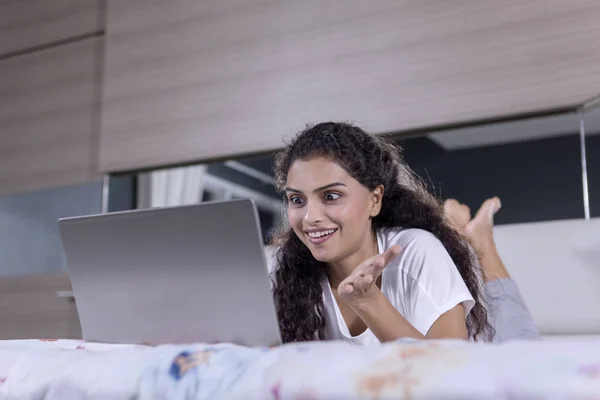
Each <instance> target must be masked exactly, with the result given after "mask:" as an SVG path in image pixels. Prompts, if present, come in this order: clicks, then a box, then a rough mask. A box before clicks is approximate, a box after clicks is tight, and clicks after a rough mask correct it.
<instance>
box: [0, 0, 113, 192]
mask: <svg viewBox="0 0 600 400" xmlns="http://www.w3.org/2000/svg"><path fill="white" fill-rule="evenodd" d="M99 6H100V2H99V1H98V0H52V1H45V0H23V1H8V2H6V1H5V2H2V3H0V195H1V194H11V193H16V192H23V191H30V190H38V189H45V188H52V187H57V186H63V185H74V184H79V183H85V182H89V181H92V180H97V179H99V178H100V174H99V173H98V172H97V171H98V162H97V159H98V140H99V118H100V115H99V112H100V104H99V101H100V89H101V82H100V81H99V80H100V77H101V74H100V72H101V67H102V66H101V65H100V63H101V60H102V51H103V49H102V47H101V45H102V41H103V37H102V35H103V33H102V31H99V29H100V25H99V24H100V22H99V15H100V9H99Z"/></svg>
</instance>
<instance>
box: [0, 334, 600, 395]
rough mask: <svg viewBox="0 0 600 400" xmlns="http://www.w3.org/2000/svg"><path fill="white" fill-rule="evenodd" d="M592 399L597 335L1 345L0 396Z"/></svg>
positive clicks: (597, 371) (599, 381) (598, 391)
mask: <svg viewBox="0 0 600 400" xmlns="http://www.w3.org/2000/svg"><path fill="white" fill-rule="evenodd" d="M79 398H85V399H244V400H249V399H273V400H278V399H354V398H361V399H399V398H404V399H439V398H444V399H492V398H494V399H578V398H585V399H598V398H600V338H587V339H585V340H577V339H569V340H558V341H557V340H554V341H539V342H520V341H515V342H510V343H505V344H502V345H484V344H470V343H465V342H460V341H437V342H427V341H407V340H403V341H398V342H395V343H389V344H385V345H381V346H377V347H373V348H363V347H358V346H355V345H351V344H347V343H342V342H314V343H304V344H289V345H284V346H280V347H275V348H268V347H258V348H246V347H241V346H236V345H233V344H217V345H208V344H189V345H165V346H156V347H152V346H141V345H107V344H97V343H85V342H83V341H80V340H17V341H1V342H0V399H61V400H64V399H79Z"/></svg>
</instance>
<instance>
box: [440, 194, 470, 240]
mask: <svg viewBox="0 0 600 400" xmlns="http://www.w3.org/2000/svg"><path fill="white" fill-rule="evenodd" d="M444 213H445V214H446V217H447V218H448V222H449V223H450V225H451V226H452V227H453V228H454V229H455V230H457V231H458V232H460V233H461V234H463V235H464V230H465V227H466V226H467V224H468V223H469V221H470V220H471V209H470V208H469V206H467V205H466V204H461V203H459V202H458V201H457V200H455V199H448V200H446V201H445V202H444Z"/></svg>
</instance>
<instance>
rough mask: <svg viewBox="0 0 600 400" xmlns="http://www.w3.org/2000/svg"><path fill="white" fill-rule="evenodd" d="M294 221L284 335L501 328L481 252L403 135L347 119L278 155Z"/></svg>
mask: <svg viewBox="0 0 600 400" xmlns="http://www.w3.org/2000/svg"><path fill="white" fill-rule="evenodd" d="M275 174H276V179H277V184H278V187H279V188H280V189H281V190H284V191H285V193H286V199H287V216H288V222H289V225H290V228H289V229H288V230H287V231H286V232H284V233H283V234H282V235H281V236H280V237H279V238H278V239H277V240H276V242H275V243H276V245H277V250H276V260H277V267H276V268H275V271H274V298H275V303H276V306H277V310H278V314H279V322H280V328H281V333H282V338H283V340H284V342H293V341H306V340H314V339H319V340H324V339H344V340H348V341H351V342H355V343H359V344H366V345H368V344H373V343H379V342H386V341H390V340H395V339H398V338H402V337H412V338H417V339H423V338H459V339H467V338H471V339H474V340H477V339H480V338H481V339H483V338H489V337H490V336H491V335H492V328H491V326H490V324H489V323H488V320H487V313H486V310H485V308H484V306H483V304H482V299H481V292H480V282H481V280H480V277H479V269H478V267H477V263H476V259H475V257H474V256H473V254H472V252H471V251H470V249H469V247H468V245H467V244H466V243H465V242H464V241H463V240H462V239H461V237H460V235H459V234H458V233H457V232H456V231H455V230H454V229H452V228H451V227H450V226H449V225H448V224H447V223H446V222H445V220H444V217H443V214H442V207H441V205H440V204H439V203H437V202H436V200H435V199H434V198H433V197H432V196H431V195H429V194H428V192H427V190H426V189H425V187H424V186H423V185H422V184H421V183H420V181H418V180H417V179H416V178H415V175H414V173H413V172H412V171H411V170H410V169H409V168H408V167H407V166H406V165H405V164H404V163H403V161H402V159H401V156H400V152H399V150H398V149H397V148H396V147H395V145H393V144H392V143H390V142H388V141H386V140H384V139H382V138H379V137H375V136H372V135H369V134H367V133H365V132H364V131H362V130H361V129H360V128H358V127H355V126H352V125H349V124H344V123H332V122H328V123H322V124H318V125H315V126H313V127H309V128H307V129H306V130H304V131H303V132H301V133H300V134H299V135H298V136H297V137H296V138H295V139H294V140H293V141H292V142H291V143H290V144H289V145H288V146H287V148H286V149H285V150H284V151H283V152H281V153H280V154H278V155H277V157H276V160H275Z"/></svg>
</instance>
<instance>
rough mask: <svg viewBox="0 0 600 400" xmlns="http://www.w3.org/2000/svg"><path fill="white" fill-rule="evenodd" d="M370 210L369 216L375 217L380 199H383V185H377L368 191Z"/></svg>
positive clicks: (377, 213)
mask: <svg viewBox="0 0 600 400" xmlns="http://www.w3.org/2000/svg"><path fill="white" fill-rule="evenodd" d="M370 200H371V211H370V213H369V216H370V217H371V218H375V217H376V216H378V215H379V212H380V211H381V201H382V200H383V185H379V186H377V187H376V188H375V189H373V190H372V191H371V193H370Z"/></svg>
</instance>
